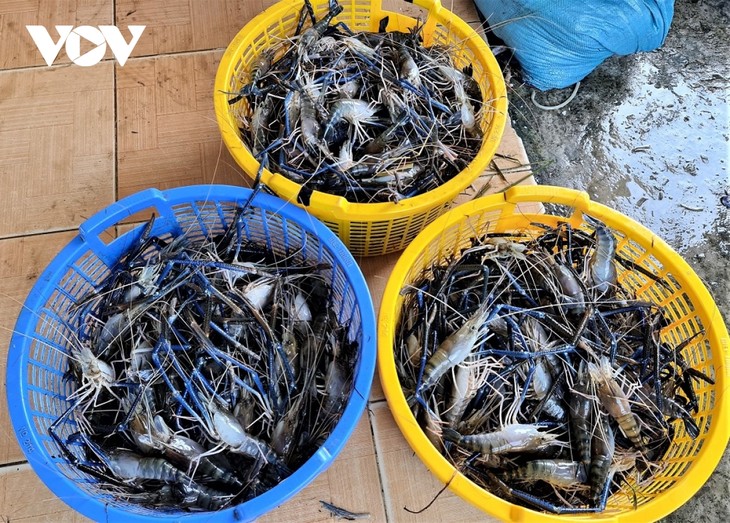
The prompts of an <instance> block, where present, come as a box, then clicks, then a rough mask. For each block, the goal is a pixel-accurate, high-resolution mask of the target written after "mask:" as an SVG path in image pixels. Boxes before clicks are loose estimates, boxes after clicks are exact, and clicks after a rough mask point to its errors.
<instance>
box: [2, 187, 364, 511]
mask: <svg viewBox="0 0 730 523" xmlns="http://www.w3.org/2000/svg"><path fill="white" fill-rule="evenodd" d="M250 194H251V191H250V190H249V189H244V188H241V187H230V186H215V185H214V186H193V187H186V188H181V189H174V190H170V191H166V192H160V191H157V190H154V189H151V190H147V191H144V192H141V193H138V194H136V195H133V196H130V197H128V198H126V199H124V200H121V201H119V202H117V203H115V204H113V205H111V206H109V207H108V208H106V209H104V210H102V211H100V212H99V213H98V214H96V215H94V216H93V217H92V218H90V219H89V220H88V221H86V222H85V223H84V224H83V225H82V226H81V227H80V230H79V235H78V236H77V237H76V238H74V239H73V240H72V241H71V242H70V243H69V244H68V245H67V246H66V247H65V248H64V249H63V250H62V251H61V252H60V253H59V254H58V256H56V258H55V259H54V260H53V261H52V262H51V263H50V264H49V266H48V267H47V268H46V270H45V271H44V272H43V274H42V275H41V276H40V277H39V278H38V281H37V283H36V285H35V286H34V287H33V289H32V290H31V292H30V294H29V295H28V298H27V300H26V302H25V304H24V307H23V310H22V312H21V314H20V316H19V318H18V322H17V324H16V328H15V333H14V335H13V337H12V340H11V344H10V351H9V354H8V364H7V397H8V404H9V406H10V415H11V419H12V423H13V428H14V429H15V434H16V436H17V438H18V441H19V443H20V446H21V448H22V449H23V451H24V452H25V455H26V457H27V458H28V461H29V462H30V464H31V465H32V467H33V469H34V470H35V471H36V473H37V474H38V475H39V476H40V478H41V479H42V480H43V482H44V483H45V484H46V485H47V486H48V487H49V488H50V489H51V490H52V491H53V492H54V493H55V494H56V495H58V496H59V497H60V498H61V499H63V500H64V501H65V502H66V503H67V504H69V505H70V506H72V507H73V508H74V509H76V510H77V511H79V512H81V513H82V514H84V515H85V516H87V517H90V518H92V519H94V520H96V521H153V518H154V519H155V520H157V519H160V518H162V519H167V520H174V521H179V520H181V519H185V520H186V521H191V522H192V521H203V520H205V521H208V520H210V518H211V513H209V512H208V513H188V512H180V511H167V512H163V511H159V510H151V509H146V508H143V507H141V506H139V505H134V504H130V503H127V502H124V501H120V500H118V499H114V497H113V496H110V495H109V494H105V493H104V492H102V491H100V489H98V488H97V486H96V484H97V480H96V479H95V478H93V477H91V476H87V475H85V474H82V473H80V472H79V471H78V470H77V469H76V468H75V467H72V466H70V465H69V464H68V463H67V461H66V459H65V458H63V457H61V452H60V450H59V448H58V447H57V445H56V443H55V442H54V441H53V440H52V439H51V438H50V437H49V435H48V428H49V426H50V425H51V424H52V423H53V422H54V421H55V420H56V419H58V418H59V416H61V414H62V413H63V412H64V411H65V410H66V409H67V408H68V407H69V406H70V405H72V402H70V401H69V400H68V399H67V398H68V396H69V395H70V394H72V393H73V392H74V386H73V385H72V384H71V382H70V380H67V379H64V374H65V373H66V371H67V370H68V351H69V343H72V341H70V340H74V339H76V336H77V335H78V333H77V332H75V331H74V330H73V328H71V327H69V326H71V325H76V324H77V322H76V321H75V320H76V315H77V314H79V311H78V309H79V308H78V307H75V305H76V304H77V303H78V301H79V300H80V299H81V298H83V297H85V296H87V295H88V294H89V293H92V292H95V291H96V285H97V284H98V283H99V282H100V281H101V280H102V279H103V278H104V277H105V276H106V275H107V274H108V273H109V270H110V267H113V265H114V263H115V262H116V261H117V260H118V259H119V258H120V257H121V255H122V254H123V253H124V252H125V251H127V250H128V248H129V246H130V245H131V244H132V242H134V241H135V240H136V239H137V238H138V237H139V235H140V233H141V229H142V226H139V227H136V228H135V229H133V230H131V231H130V232H128V233H126V234H124V235H123V236H120V237H119V238H117V239H115V240H113V241H111V242H110V243H108V244H106V243H105V242H104V241H102V239H101V238H102V237H108V236H106V233H107V232H108V231H109V230H110V228H113V227H114V226H115V225H117V224H118V223H120V222H122V221H123V220H125V219H127V218H128V217H130V216H132V215H134V214H135V213H137V212H140V211H142V210H146V211H147V213H146V215H145V216H146V217H149V216H150V213H151V212H153V211H154V212H155V213H156V214H157V215H158V218H157V219H156V220H155V225H154V228H153V230H152V234H154V235H158V236H162V237H173V236H178V235H180V234H183V232H184V233H185V234H187V236H188V238H190V239H191V240H193V241H194V240H195V239H202V238H204V237H205V236H207V235H216V234H218V233H220V232H222V231H223V230H224V229H225V228H226V225H227V224H228V223H229V221H230V220H231V219H232V217H233V216H234V213H235V210H236V207H237V206H240V204H242V203H243V202H245V201H246V200H247V199H248V197H249V195H250ZM252 210H253V213H252V216H251V218H250V219H248V220H247V221H246V223H245V225H244V228H243V234H244V235H245V237H246V238H247V239H248V240H250V241H253V242H255V243H256V244H258V245H262V246H266V247H267V248H268V249H270V250H272V251H273V252H275V253H276V254H277V255H279V256H280V257H281V258H284V257H288V258H289V259H290V260H291V263H302V262H304V261H306V262H311V263H324V264H327V265H329V266H330V267H331V269H329V270H328V271H327V272H325V274H326V275H328V277H329V278H330V279H331V285H332V289H333V291H332V295H331V296H330V298H329V300H330V303H329V306H330V307H331V308H332V310H334V312H335V313H336V314H337V316H338V318H339V319H340V321H342V322H343V323H344V322H345V321H346V320H349V322H350V323H349V325H350V328H349V333H348V335H349V338H350V340H354V341H356V342H357V344H358V347H359V351H360V352H359V356H358V361H357V366H356V369H355V376H354V391H353V392H352V393H351V395H350V398H349V400H348V404H347V406H346V408H345V411H344V413H343V415H342V418H341V419H340V421H339V422H338V424H337V425H336V427H335V428H334V429H333V431H332V433H331V434H330V436H329V437H328V438H327V440H326V441H325V443H324V444H323V445H322V447H320V449H319V450H318V451H317V452H316V453H315V454H314V455H313V456H312V457H311V458H310V459H309V460H308V461H307V462H306V463H305V464H304V465H302V466H301V467H300V468H299V469H297V470H296V471H295V472H294V473H293V474H292V475H291V476H289V477H288V478H286V479H285V480H284V481H282V482H281V483H280V484H279V485H277V486H276V487H275V488H273V489H271V490H269V491H268V492H266V493H264V494H262V495H260V496H258V497H256V498H254V499H252V500H250V501H247V502H245V503H243V504H241V505H238V506H237V507H232V508H228V509H225V510H222V511H219V512H217V513H216V514H215V516H214V517H215V518H216V520H217V521H247V520H252V519H255V518H256V517H258V516H260V515H261V514H263V513H264V512H267V511H269V510H271V509H272V508H274V507H276V506H278V505H280V504H281V503H283V502H284V501H286V500H287V499H289V498H290V497H292V496H293V495H294V494H296V493H297V492H298V491H299V490H301V489H302V488H303V487H304V486H305V485H307V484H308V483H309V482H311V481H312V480H313V479H314V478H315V477H316V476H317V475H318V474H320V473H321V472H322V471H324V470H325V469H326V468H327V467H328V466H329V465H330V464H331V463H332V461H333V460H334V459H335V457H336V456H337V454H338V453H339V452H340V451H341V450H342V448H343V447H344V445H345V443H346V441H347V439H348V438H349V436H350V434H351V433H352V431H353V430H354V428H355V426H356V425H357V422H358V420H359V418H360V415H361V414H362V412H363V409H364V408H365V404H366V398H367V397H368V394H369V390H370V385H371V383H372V378H373V373H374V370H375V321H374V312H373V305H372V300H371V298H370V294H369V291H368V289H367V285H366V283H365V280H364V278H363V276H362V273H361V272H360V269H359V267H358V266H357V264H356V263H355V261H354V260H353V258H352V256H351V255H350V254H349V252H348V251H347V249H346V248H345V246H344V245H343V244H342V242H340V241H339V240H338V239H337V237H335V236H334V235H333V234H332V232H331V231H330V230H329V229H327V227H325V226H324V225H323V224H321V223H320V222H319V221H317V220H316V219H314V218H313V217H312V216H310V215H309V214H307V213H306V212H304V211H302V210H301V209H298V208H296V207H294V206H292V205H289V204H287V203H286V202H284V201H282V200H280V199H279V198H275V197H272V196H267V195H263V194H259V195H257V196H256V198H255V199H254V202H253V205H252ZM75 430H77V429H76V421H75V420H74V418H73V417H71V418H70V419H69V420H68V422H67V423H65V424H63V425H62V426H61V427H60V428H59V430H58V433H59V434H60V435H61V436H62V437H65V436H68V435H70V434H71V433H73V432H74V431H75ZM79 457H81V456H79Z"/></svg>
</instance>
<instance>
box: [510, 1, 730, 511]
mask: <svg viewBox="0 0 730 523" xmlns="http://www.w3.org/2000/svg"><path fill="white" fill-rule="evenodd" d="M729 57H730V1H726V0H694V1H691V0H677V2H676V3H675V16H674V20H673V22H672V26H671V29H670V31H669V34H668V36H667V39H666V41H665V43H664V45H663V47H662V48H660V49H659V50H657V51H654V52H651V53H643V54H640V55H633V56H629V57H615V58H612V59H609V60H607V61H606V62H604V63H603V64H602V65H601V66H599V67H598V68H597V69H596V70H595V71H594V72H593V73H591V74H590V75H589V76H588V77H587V78H586V79H585V80H584V81H583V82H582V83H581V86H580V89H579V91H578V94H577V96H576V97H575V99H574V100H573V101H572V102H571V103H570V104H569V105H568V106H566V107H565V108H563V109H560V110H557V111H542V110H540V109H537V108H536V107H534V106H533V105H532V103H531V102H530V100H529V98H530V94H531V92H532V89H531V88H529V87H528V86H524V85H522V84H521V82H520V78H519V73H518V72H517V71H515V74H514V76H513V77H512V79H511V80H509V83H510V91H511V95H510V103H511V104H512V105H511V110H510V113H511V117H512V119H513V123H514V125H515V128H516V130H517V132H518V134H519V135H520V136H521V137H522V139H523V140H524V144H525V149H526V150H527V155H528V157H529V158H530V160H531V162H532V163H533V165H535V166H536V177H537V179H538V182H539V183H541V184H552V185H560V186H565V187H571V188H576V189H581V190H585V191H587V192H588V193H589V194H590V196H591V198H592V199H593V200H595V201H598V202H601V203H604V204H606V205H609V206H611V207H613V208H615V209H617V210H619V211H621V212H622V213H624V214H626V215H627V216H630V217H631V218H633V219H635V220H637V221H638V222H640V223H642V224H644V225H646V226H647V227H648V228H650V229H651V230H653V231H654V232H655V233H657V234H658V235H659V236H661V237H662V238H663V239H664V240H665V241H666V242H667V243H669V245H671V246H672V247H673V248H674V249H675V250H676V251H677V252H678V253H679V254H681V255H682V256H684V258H685V259H686V260H687V262H688V263H689V264H690V265H691V266H692V268H693V269H694V270H695V271H696V273H697V274H698V275H699V276H700V277H701V278H702V279H703V280H704V282H705V283H706V285H707V287H708V289H709V290H710V292H711V293H712V294H713V295H714V297H715V300H716V303H717V305H718V307H719V309H720V311H721V313H722V315H723V316H724V318H725V323H726V324H728V323H730V208H728V207H729V206H730V196H728V194H730V170H729V166H728V164H729V163H730V145H729V141H728V140H729V139H730V137H729V133H730V131H729V123H728V122H729V119H730V116H729V106H728V98H729V97H728V95H729V94H730V88H729V87H728V86H729V85H730V58H729ZM506 76H507V77H508V78H509V72H507V73H506ZM570 91H571V89H565V90H560V91H551V92H546V93H537V99H538V100H539V101H540V102H541V103H543V104H547V105H554V104H558V103H560V102H561V101H563V100H565V99H566V98H567V97H568V96H569V94H570ZM729 499H730V452H728V451H726V452H725V457H724V459H723V460H722V462H721V463H720V465H719V466H718V468H717V470H716V471H715V472H714V474H713V475H712V477H711V478H710V480H709V481H708V482H707V483H706V484H705V486H704V487H703V488H702V490H700V492H699V493H698V494H696V495H695V497H694V498H693V499H692V500H691V501H689V502H688V503H686V504H685V505H684V506H683V507H682V508H680V509H679V510H677V511H676V512H674V513H673V514H672V515H671V516H669V517H668V518H666V520H665V521H667V522H671V523H680V522H690V521H713V522H714V521H718V522H719V521H729V520H730V502H728V500H729Z"/></svg>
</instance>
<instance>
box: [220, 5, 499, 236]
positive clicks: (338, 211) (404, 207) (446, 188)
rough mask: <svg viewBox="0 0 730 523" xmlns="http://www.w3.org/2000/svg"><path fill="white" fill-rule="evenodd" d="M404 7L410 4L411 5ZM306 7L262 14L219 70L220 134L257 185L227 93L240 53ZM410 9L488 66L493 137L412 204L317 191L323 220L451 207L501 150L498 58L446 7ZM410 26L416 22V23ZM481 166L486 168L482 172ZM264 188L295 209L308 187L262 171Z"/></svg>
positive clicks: (315, 204) (315, 201) (313, 201)
mask: <svg viewBox="0 0 730 523" xmlns="http://www.w3.org/2000/svg"><path fill="white" fill-rule="evenodd" d="M402 1H403V2H409V0H402ZM303 3H304V2H303V0H294V1H291V0H281V1H280V2H277V3H276V4H274V5H272V6H271V7H269V8H267V9H266V10H264V11H263V12H262V13H260V14H258V15H257V16H256V17H255V18H253V19H252V20H250V21H249V22H248V23H247V24H246V25H245V26H244V27H243V28H242V29H241V30H240V31H239V32H238V34H236V36H235V37H234V38H233V40H232V41H231V43H230V44H229V45H228V47H227V48H226V50H225V52H224V54H223V57H222V58H221V61H220V64H219V65H218V70H217V73H216V78H215V83H214V90H213V105H214V107H215V115H216V120H217V122H218V128H219V130H220V132H221V136H222V137H223V142H224V143H225V144H226V147H227V148H228V151H229V152H230V154H231V156H232V157H233V158H234V159H235V160H236V163H238V165H239V166H240V167H241V168H242V169H243V171H244V172H245V173H246V174H247V176H249V177H250V178H251V179H252V180H253V178H254V175H253V174H250V173H255V172H256V171H257V170H258V169H259V166H260V163H259V162H258V161H257V160H256V159H255V158H254V157H253V155H252V154H251V152H250V151H249V150H248V148H247V147H246V146H245V145H244V143H243V141H242V140H241V138H240V137H239V136H238V133H237V130H236V127H237V126H236V125H235V124H234V121H233V118H232V117H231V114H230V111H229V107H230V105H229V104H228V95H227V94H225V92H226V91H227V89H228V82H229V80H230V78H231V76H232V74H233V69H234V64H235V63H236V61H237V60H238V57H239V56H240V55H241V51H242V50H244V49H247V48H248V47H250V46H251V45H252V44H253V43H254V40H255V38H256V37H257V36H258V35H259V34H260V28H262V27H268V26H269V25H271V24H273V23H275V22H276V21H278V20H280V19H281V17H282V16H283V15H284V14H287V13H290V12H293V11H294V10H295V9H296V11H297V12H298V11H299V9H300V8H301V7H302V5H303ZM371 3H372V5H375V4H376V3H377V4H379V6H380V7H381V8H382V1H381V0H371ZM409 3H416V4H420V5H421V7H424V8H425V9H428V10H429V11H430V13H431V14H432V15H433V16H435V17H436V19H437V20H438V21H439V22H441V23H442V25H444V26H447V27H450V28H452V29H453V30H454V31H455V32H458V33H460V34H461V35H463V39H462V40H463V41H464V42H469V43H470V44H471V45H472V46H473V48H472V50H473V51H474V52H475V55H476V57H478V58H479V59H480V61H481V62H482V63H483V64H484V65H485V73H486V75H487V76H488V78H489V83H490V85H491V87H492V89H494V91H495V94H496V96H495V98H494V99H493V100H490V101H489V102H490V103H491V104H493V105H492V109H493V111H492V113H491V114H492V121H491V123H490V130H491V131H492V132H490V133H489V134H488V135H485V137H484V139H483V142H482V146H481V148H480V150H479V152H478V153H477V156H476V157H475V158H474V159H473V160H472V161H471V162H470V164H469V166H467V168H466V169H464V170H462V171H461V172H459V173H457V174H456V175H455V176H454V177H453V178H451V179H450V180H449V181H448V182H446V183H444V184H443V185H440V186H439V187H437V188H436V189H432V190H431V191H428V192H426V193H423V194H419V195H417V196H414V197H412V198H406V199H403V200H401V201H399V202H378V203H355V202H350V201H348V200H346V199H345V198H344V197H342V196H336V195H332V194H327V193H324V192H321V191H313V192H312V195H311V197H310V203H309V205H308V206H307V208H308V209H311V211H312V212H314V213H316V214H317V215H319V216H324V215H326V216H328V217H332V218H334V219H335V220H342V221H364V222H371V221H383V220H390V219H396V218H400V217H404V216H409V215H412V214H413V213H414V212H427V211H428V210H430V209H432V208H435V207H437V206H438V205H442V204H444V203H446V202H449V201H452V200H453V199H454V198H456V196H458V195H459V193H461V192H462V191H463V190H464V189H466V188H467V187H468V186H469V185H470V184H471V183H473V182H474V180H476V178H478V177H479V175H480V174H481V173H482V172H483V171H484V169H486V167H487V165H488V163H489V160H490V159H491V158H492V157H493V156H494V153H495V152H496V151H497V148H498V147H499V144H500V142H501V139H502V135H503V134H504V129H505V127H506V123H507V103H508V102H507V89H506V86H505V82H504V77H503V76H502V73H501V69H500V68H499V65H498V64H497V61H496V59H495V58H494V55H492V52H491V50H490V49H489V46H488V45H487V43H486V42H485V41H484V39H483V38H482V37H480V36H479V34H478V33H476V31H474V30H473V29H472V28H471V27H470V26H469V25H468V24H467V23H466V22H464V21H463V20H462V19H461V18H459V17H458V16H456V15H455V14H453V13H451V12H450V11H448V10H447V9H446V8H444V7H442V5H441V3H440V2H439V1H438V0H433V1H432V0H428V1H425V0H421V1H418V0H416V1H415V2H409ZM429 4H430V5H429ZM382 12H383V13H391V14H393V15H397V16H399V17H401V18H409V19H411V18H410V17H406V16H404V15H401V14H398V13H392V12H390V11H382ZM341 16H342V15H340V17H341ZM337 18H339V17H337ZM337 18H336V19H337ZM411 20H413V21H414V22H415V21H416V20H415V19H411ZM485 103H486V102H485ZM477 160H479V162H477ZM480 163H481V164H483V165H482V166H479V164H480ZM261 182H262V183H264V184H265V185H267V186H269V187H271V188H272V190H274V191H275V192H276V194H277V195H278V196H279V197H281V198H283V199H285V200H287V201H290V202H292V203H297V196H298V194H299V191H300V190H301V188H302V187H303V186H302V185H301V184H298V183H296V182H294V181H292V180H290V179H288V178H287V177H286V176H284V175H282V174H280V173H274V172H272V171H270V170H269V169H263V172H262V174H261ZM326 219H329V218H326Z"/></svg>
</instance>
